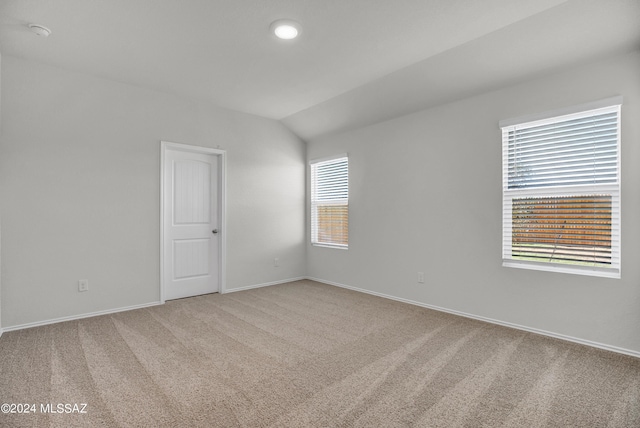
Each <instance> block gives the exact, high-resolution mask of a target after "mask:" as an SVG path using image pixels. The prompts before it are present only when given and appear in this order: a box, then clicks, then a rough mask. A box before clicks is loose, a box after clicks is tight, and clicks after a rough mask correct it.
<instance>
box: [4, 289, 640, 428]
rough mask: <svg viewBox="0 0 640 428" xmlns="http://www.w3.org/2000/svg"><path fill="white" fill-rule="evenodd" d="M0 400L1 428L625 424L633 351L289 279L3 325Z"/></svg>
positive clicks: (635, 417)
mask: <svg viewBox="0 0 640 428" xmlns="http://www.w3.org/2000/svg"><path fill="white" fill-rule="evenodd" d="M0 402H1V403H23V404H24V403H28V404H35V405H36V409H35V410H36V413H32V414H0V426H2V427H22V426H25V427H31V426H42V427H72V426H82V427H119V426H122V427H235V426H243V427H267V426H269V427H270V426H273V427H289V426H291V427H407V426H415V427H474V428H478V427H527V428H529V427H629V428H631V427H640V360H639V359H635V358H632V357H625V356H621V355H617V354H613V353H609V352H605V351H601V350H597V349H593V348H589V347H584V346H580V345H575V344H572V343H568V342H563V341H559V340H554V339H550V338H546V337H542V336H538V335H534V334H530V333H526V332H522V331H518V330H512V329H508V328H504V327H500V326H495V325H491V324H486V323H482V322H478V321H473V320H469V319H465V318H460V317H456V316H453V315H448V314H443V313H439V312H435V311H431V310H427V309H423V308H419V307H415V306H411V305H407V304H403V303H399V302H394V301H391V300H386V299H382V298H377V297H373V296H369V295H366V294H361V293H357V292H352V291H349V290H344V289H341V288H336V287H332V286H328V285H324V284H318V283H315V282H312V281H298V282H294V283H289V284H283V285H276V286H271V287H267V288H261V289H256V290H250V291H244V292H238V293H231V294H226V295H218V294H213V295H207V296H200V297H195V298H190V299H183V300H177V301H172V302H168V303H167V304H166V305H164V306H157V307H153V308H148V309H140V310H136V311H130V312H122V313H118V314H114V315H107V316H100V317H95V318H88V319H84V320H79V321H70V322H65V323H60V324H55V325H50V326H44V327H37V328H32V329H28V330H21V331H15V332H8V333H5V334H4V335H3V336H2V338H0ZM84 403H86V405H87V406H86V408H85V409H84V411H85V412H86V413H64V412H66V411H67V410H70V411H78V410H82V406H80V405H81V404H84ZM47 404H48V405H49V407H47ZM58 404H63V405H64V404H69V405H70V406H68V407H66V408H65V406H62V407H58ZM74 404H78V405H79V406H78V407H77V408H75V409H74V407H73V405H74ZM43 407H44V408H43ZM60 409H62V413H57V412H58V411H60Z"/></svg>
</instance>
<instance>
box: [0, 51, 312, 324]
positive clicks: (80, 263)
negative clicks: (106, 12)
mask: <svg viewBox="0 0 640 428" xmlns="http://www.w3.org/2000/svg"><path fill="white" fill-rule="evenodd" d="M1 83H2V92H1V95H2V105H3V115H2V130H3V134H2V139H1V143H0V201H1V206H0V217H1V218H2V248H3V254H2V326H3V327H5V328H10V327H12V326H16V325H22V324H25V323H31V322H40V321H46V320H51V319H56V318H60V317H67V316H76V315H81V314H86V313H91V312H95V311H102V310H112V309H117V308H122V307H128V306H132V305H141V304H147V303H152V302H157V301H158V300H159V269H160V266H159V254H160V242H159V233H160V232H159V231H160V225H159V221H160V220H159V219H160V211H159V204H160V140H167V141H173V142H180V143H184V144H193V145H200V146H207V147H216V146H218V145H219V146H220V147H221V148H222V149H225V150H227V153H228V159H227V160H228V165H227V166H228V176H227V184H228V186H227V199H228V205H227V220H228V230H227V231H226V233H227V239H228V241H227V245H228V253H227V254H228V257H227V289H233V288H238V287H243V286H251V285H256V284H261V283H267V282H272V281H279V280H285V279H289V278H295V277H300V276H303V275H304V274H305V244H304V239H305V234H304V203H305V202H304V195H305V188H304V177H305V172H304V171H305V150H306V149H305V145H304V143H303V142H302V141H300V140H299V139H298V138H297V137H295V136H294V135H293V134H292V133H291V132H289V131H288V130H287V129H286V128H285V127H284V126H283V125H281V124H280V123H278V122H275V121H272V120H267V119H263V118H259V117H255V116H251V115H247V114H241V113H236V112H232V111H229V110H224V109H220V108H216V107H213V106H209V105H206V104H202V103H198V102H193V101H189V100H185V99H181V98H177V97H174V96H171V95H167V94H164V93H160V92H155V91H151V90H148V89H143V88H139V87H134V86H129V85H125V84H120V83H116V82H112V81H108V80H103V79H99V78H94V77H90V76H88V75H83V74H77V73H70V72H67V71H64V70H61V69H57V68H53V67H49V66H45V65H42V64H38V63H34V62H30V61H25V60H21V59H17V58H14V57H8V56H6V55H5V57H4V58H3V60H2V82H1ZM275 257H278V258H279V259H280V266H279V267H277V268H275V267H273V259H274V258H275ZM80 278H87V279H88V280H89V291H88V292H85V293H78V291H77V281H78V279H80Z"/></svg>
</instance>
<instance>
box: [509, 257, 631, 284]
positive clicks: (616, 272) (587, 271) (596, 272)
mask: <svg viewBox="0 0 640 428" xmlns="http://www.w3.org/2000/svg"><path fill="white" fill-rule="evenodd" d="M502 266H503V267H510V268H517V269H530V270H541V271H547V272H558V273H569V274H574V275H587V276H597V277H602V278H614V279H620V269H614V268H611V269H607V268H596V267H581V266H571V265H564V266H563V265H559V264H556V263H536V262H526V261H520V260H511V259H508V260H504V259H503V260H502Z"/></svg>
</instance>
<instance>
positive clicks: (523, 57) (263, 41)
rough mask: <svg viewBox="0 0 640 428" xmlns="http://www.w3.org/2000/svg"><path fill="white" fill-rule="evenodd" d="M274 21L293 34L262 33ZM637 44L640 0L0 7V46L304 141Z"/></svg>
mask: <svg viewBox="0 0 640 428" xmlns="http://www.w3.org/2000/svg"><path fill="white" fill-rule="evenodd" d="M279 18H290V19H294V20H297V21H298V22H300V23H301V25H302V34H301V36H300V37H299V38H298V39H296V40H295V41H289V42H284V41H280V40H277V39H275V37H273V36H271V35H270V34H269V32H268V29H269V25H270V24H271V22H272V21H274V20H276V19H279ZM29 23H38V24H41V25H44V26H47V27H49V28H50V29H51V30H52V35H51V36H50V37H49V38H47V39H44V38H42V37H38V36H36V35H34V34H32V33H31V32H30V31H29V30H28V28H27V24H29ZM639 46H640V0H570V1H567V0H535V1H533V0H481V1H480V0H393V1H391V0H2V1H1V2H0V51H1V52H2V54H3V55H11V56H17V57H21V58H26V59H30V60H34V61H39V62H43V63H47V64H51V65H55V66H59V67H62V68H65V69H68V70H72V71H79V72H85V73H89V74H93V75H96V76H100V77H104V78H108V79H112V80H116V81H119V82H126V83H130V84H134V85H139V86H144V87H150V88H153V89H157V90H161V91H165V92H169V93H174V94H177V95H180V96H186V97H189V98H194V99H199V100H206V101H209V102H212V103H214V104H216V105H219V106H221V107H225V108H229V109H233V110H238V111H243V112H247V113H252V114H257V115H260V116H265V117H269V118H273V119H278V120H282V121H283V123H285V124H286V125H287V126H289V127H290V128H291V129H292V130H293V131H294V132H296V133H297V134H298V135H300V136H301V137H303V138H305V139H309V138H313V137H316V136H319V135H322V134H326V133H328V132H335V131H338V130H342V129H347V128H350V127H354V126H361V125H366V124H369V123H373V122H375V121H379V120H384V119H387V118H390V117H394V116H397V115H399V114H405V113H408V112H411V111H415V110H417V109H420V108H426V107H430V106H432V105H435V104H437V103H442V102H446V101H450V100H453V99H457V98H459V97H462V96H468V95H470V94H473V93H478V92H479V91H483V90H488V89H491V88H493V87H496V86H497V85H499V84H504V83H505V82H507V83H515V82H517V81H521V80H524V79H527V78H531V77H533V76H535V75H537V74H540V73H544V72H548V71H549V70H554V69H558V68H561V67H565V66H568V65H572V64H575V63H578V62H581V61H585V60H588V59H591V58H595V57H598V56H603V55H606V54H610V53H614V52H620V51H624V50H631V49H637V48H638V47H639Z"/></svg>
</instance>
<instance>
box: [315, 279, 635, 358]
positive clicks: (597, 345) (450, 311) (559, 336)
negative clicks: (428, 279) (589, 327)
mask: <svg viewBox="0 0 640 428" xmlns="http://www.w3.org/2000/svg"><path fill="white" fill-rule="evenodd" d="M306 279H309V280H311V281H316V282H321V283H323V284H328V285H333V286H336V287H340V288H347V289H349V290H353V291H358V292H360V293H366V294H371V295H373V296H378V297H383V298H385V299H391V300H396V301H398V302H403V303H409V304H411V305H415V306H421V307H423V308H427V309H433V310H435V311H439V312H446V313H448V314H453V315H458V316H461V317H465V318H471V319H474V320H478V321H484V322H488V323H491V324H497V325H501V326H504V327H509V328H514V329H517V330H523V331H527V332H529V333H535V334H540V335H543V336H549V337H553V338H555V339H561V340H566V341H568V342H573V343H578V344H580V345H587V346H591V347H593V348H599V349H604V350H606V351H611V352H616V353H618V354H624V355H629V356H632V357H636V358H640V352H638V351H633V350H631V349H625V348H619V347H617V346H612V345H607V344H605V343H599V342H593V341H591V340H586V339H580V338H577V337H573V336H567V335H565V334H560V333H554V332H551V331H546V330H540V329H537V328H533V327H527V326H523V325H519V324H513V323H510V322H506V321H500V320H495V319H492V318H487V317H483V316H479V315H473V314H468V313H465V312H460V311H456V310H453V309H447V308H442V307H439V306H434V305H429V304H426V303H421V302H416V301H414V300H409V299H403V298H402V297H395V296H391V295H388V294H383V293H378V292H375V291H370V290H366V289H364V288H358V287H352V286H350V285H344V284H340V283H337V282H333V281H326V280H324V279H319V278H312V277H307V278H306Z"/></svg>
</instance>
